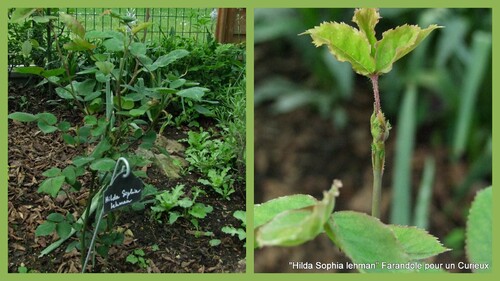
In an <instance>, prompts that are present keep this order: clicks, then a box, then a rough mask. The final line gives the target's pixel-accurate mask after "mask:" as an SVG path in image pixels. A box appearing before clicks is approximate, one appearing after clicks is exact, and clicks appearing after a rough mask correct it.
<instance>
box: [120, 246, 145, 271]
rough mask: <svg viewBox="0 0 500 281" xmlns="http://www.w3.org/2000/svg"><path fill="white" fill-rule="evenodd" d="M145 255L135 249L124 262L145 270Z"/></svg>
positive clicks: (141, 250)
mask: <svg viewBox="0 0 500 281" xmlns="http://www.w3.org/2000/svg"><path fill="white" fill-rule="evenodd" d="M145 255H146V254H145V253H144V250H143V249H135V250H134V251H133V252H132V253H130V254H129V255H128V256H127V259H126V260H125V261H126V262H128V263H131V264H137V265H139V267H140V268H142V269H145V268H147V267H148V263H149V262H148V260H146V259H144V256H145Z"/></svg>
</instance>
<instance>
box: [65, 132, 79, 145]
mask: <svg viewBox="0 0 500 281" xmlns="http://www.w3.org/2000/svg"><path fill="white" fill-rule="evenodd" d="M62 137H63V140H64V142H66V143H67V144H69V145H74V144H75V143H76V141H75V138H74V137H73V136H72V135H70V134H63V135H62Z"/></svg>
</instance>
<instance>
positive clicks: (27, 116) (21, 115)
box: [7, 112, 38, 122]
mask: <svg viewBox="0 0 500 281" xmlns="http://www.w3.org/2000/svg"><path fill="white" fill-rule="evenodd" d="M7 117H8V118H9V119H12V120H16V121H19V122H33V121H36V120H38V116H35V115H33V114H31V113H25V112H14V113H11V114H9V115H8V116H7Z"/></svg>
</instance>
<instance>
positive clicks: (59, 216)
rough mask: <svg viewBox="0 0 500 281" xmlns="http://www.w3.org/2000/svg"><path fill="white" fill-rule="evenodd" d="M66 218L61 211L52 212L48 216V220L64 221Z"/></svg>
mask: <svg viewBox="0 0 500 281" xmlns="http://www.w3.org/2000/svg"><path fill="white" fill-rule="evenodd" d="M64 219H65V217H64V216H63V215H62V214H59V213H52V214H50V215H48V216H47V220H49V221H51V222H62V221H63V220H64Z"/></svg>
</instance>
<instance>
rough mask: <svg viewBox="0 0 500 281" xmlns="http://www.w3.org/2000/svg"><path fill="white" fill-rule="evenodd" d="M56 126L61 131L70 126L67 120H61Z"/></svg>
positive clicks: (65, 130)
mask: <svg viewBox="0 0 500 281" xmlns="http://www.w3.org/2000/svg"><path fill="white" fill-rule="evenodd" d="M57 128H58V129H59V130H61V131H62V132H67V131H69V129H70V128H71V124H70V123H69V122H68V121H62V122H60V123H59V124H58V125H57Z"/></svg>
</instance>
